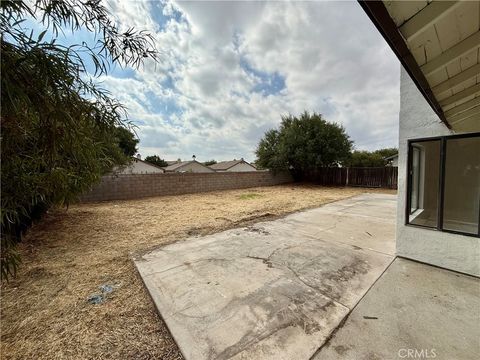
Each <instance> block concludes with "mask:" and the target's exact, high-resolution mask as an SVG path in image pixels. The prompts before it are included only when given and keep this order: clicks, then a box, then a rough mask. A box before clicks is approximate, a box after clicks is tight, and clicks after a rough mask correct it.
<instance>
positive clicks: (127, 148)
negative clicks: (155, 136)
mask: <svg viewBox="0 0 480 360" xmlns="http://www.w3.org/2000/svg"><path fill="white" fill-rule="evenodd" d="M115 136H116V138H117V141H118V146H120V149H122V151H123V153H124V154H125V156H128V157H132V156H134V155H135V154H136V153H137V151H138V149H137V144H138V143H139V141H140V140H138V139H137V138H136V137H135V134H134V133H133V132H131V131H130V130H129V129H127V128H125V127H122V126H119V127H117V128H116V129H115Z"/></svg>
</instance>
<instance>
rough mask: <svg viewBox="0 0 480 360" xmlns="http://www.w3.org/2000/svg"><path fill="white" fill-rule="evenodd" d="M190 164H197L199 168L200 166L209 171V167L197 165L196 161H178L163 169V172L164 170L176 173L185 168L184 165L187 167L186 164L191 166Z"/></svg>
mask: <svg viewBox="0 0 480 360" xmlns="http://www.w3.org/2000/svg"><path fill="white" fill-rule="evenodd" d="M192 163H196V164H198V165H200V166H202V167H204V168H206V169H209V170H210V168H209V167H207V166H205V165H203V164H201V163H199V162H198V161H196V160H190V161H179V162H176V163H174V164H172V165H169V166H166V167H164V168H163V170H165V171H177V170H180V169H181V168H182V167H184V166H186V165H188V164H192Z"/></svg>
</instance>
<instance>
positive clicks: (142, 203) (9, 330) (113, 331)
mask: <svg viewBox="0 0 480 360" xmlns="http://www.w3.org/2000/svg"><path fill="white" fill-rule="evenodd" d="M365 191H366V190H365V189H351V188H350V189H345V188H342V189H338V188H322V187H316V186H299V185H295V186H292V185H288V186H275V187H268V188H255V189H246V190H234V191H223V192H214V193H205V194H194V195H182V196H167V197H158V198H150V199H143V200H133V201H115V202H108V203H98V204H83V205H75V206H72V207H70V209H69V210H68V211H66V210H63V209H59V210H55V211H51V212H50V214H49V215H48V216H47V217H46V218H45V219H44V220H43V221H42V222H41V223H40V224H38V225H36V226H35V227H34V228H33V229H31V231H30V232H29V234H28V236H27V237H26V239H25V241H24V242H23V243H22V244H21V246H20V251H21V254H22V259H23V264H22V266H21V269H20V271H19V273H18V276H17V278H16V279H14V280H13V281H10V283H8V284H3V285H2V314H1V322H2V330H1V350H2V358H4V359H39V358H43V359H67V358H68V359H108V358H110V359H127V358H134V359H152V358H155V359H180V358H181V355H180V353H179V351H178V349H177V347H176V345H175V343H174V341H173V340H172V338H171V336H170V335H169V333H168V330H167V329H166V327H165V324H164V323H163V322H162V321H161V319H160V318H159V317H158V316H157V314H156V311H155V308H154V306H153V303H152V302H151V300H150V298H149V295H148V294H147V292H146V291H145V289H144V288H143V285H142V281H141V279H140V278H139V276H138V275H137V273H136V270H135V268H134V265H133V262H132V261H131V256H132V254H133V253H135V252H137V251H141V250H145V249H148V248H150V247H153V246H158V245H160V244H166V243H169V242H172V241H175V240H178V239H182V238H185V237H187V236H188V235H192V234H207V233H212V232H216V231H219V230H223V229H226V228H230V227H234V226H237V225H240V224H242V223H245V222H247V221H255V219H259V220H264V219H265V217H268V216H271V217H273V216H278V215H282V214H285V213H289V212H293V211H297V210H300V209H304V208H309V207H314V206H318V205H321V204H324V203H326V202H331V201H334V200H338V199H342V198H345V197H349V196H353V195H356V194H359V193H362V192H365ZM106 283H107V284H115V285H118V287H117V288H116V290H115V291H114V292H113V293H111V295H110V297H109V298H108V300H107V301H106V302H104V303H102V304H99V305H92V304H90V303H88V302H87V300H86V299H87V297H88V296H89V295H90V294H95V293H98V292H99V289H98V287H99V286H100V285H102V284H106Z"/></svg>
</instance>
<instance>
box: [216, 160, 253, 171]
mask: <svg viewBox="0 0 480 360" xmlns="http://www.w3.org/2000/svg"><path fill="white" fill-rule="evenodd" d="M240 163H247V162H246V161H245V160H243V159H240V160H235V159H234V160H230V161H220V162H218V163H216V164H213V165H210V166H209V168H210V169H213V170H228V169H230V168H231V167H233V166H235V165H237V164H240ZM247 164H248V163H247ZM249 165H250V164H249Z"/></svg>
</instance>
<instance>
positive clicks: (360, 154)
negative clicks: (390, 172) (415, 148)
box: [347, 148, 398, 167]
mask: <svg viewBox="0 0 480 360" xmlns="http://www.w3.org/2000/svg"><path fill="white" fill-rule="evenodd" d="M397 153H398V149H397V148H385V149H379V150H375V151H359V150H356V151H353V152H352V156H351V157H350V160H349V161H348V163H347V165H348V166H350V167H383V166H385V165H387V161H386V160H385V158H386V157H389V156H392V155H395V154H397Z"/></svg>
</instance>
